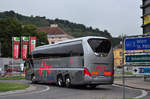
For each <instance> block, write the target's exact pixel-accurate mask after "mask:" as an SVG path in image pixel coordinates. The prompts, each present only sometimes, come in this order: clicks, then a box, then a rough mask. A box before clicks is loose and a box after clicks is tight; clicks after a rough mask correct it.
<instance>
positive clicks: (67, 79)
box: [65, 76, 71, 88]
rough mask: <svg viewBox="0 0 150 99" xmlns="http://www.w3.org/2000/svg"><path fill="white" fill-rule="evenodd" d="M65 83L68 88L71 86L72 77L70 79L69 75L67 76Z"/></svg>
mask: <svg viewBox="0 0 150 99" xmlns="http://www.w3.org/2000/svg"><path fill="white" fill-rule="evenodd" d="M65 85H66V87H67V88H70V87H71V79H70V77H69V76H66V77H65Z"/></svg>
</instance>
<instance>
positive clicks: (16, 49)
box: [12, 37, 20, 60]
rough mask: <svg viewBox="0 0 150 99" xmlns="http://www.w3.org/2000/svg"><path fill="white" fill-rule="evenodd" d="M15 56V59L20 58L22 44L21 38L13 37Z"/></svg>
mask: <svg viewBox="0 0 150 99" xmlns="http://www.w3.org/2000/svg"><path fill="white" fill-rule="evenodd" d="M12 40H13V41H12V42H13V58H14V59H15V60H17V59H19V45H20V38H19V37H13V39H12Z"/></svg>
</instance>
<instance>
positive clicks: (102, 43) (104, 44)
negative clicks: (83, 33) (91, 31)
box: [88, 39, 111, 56]
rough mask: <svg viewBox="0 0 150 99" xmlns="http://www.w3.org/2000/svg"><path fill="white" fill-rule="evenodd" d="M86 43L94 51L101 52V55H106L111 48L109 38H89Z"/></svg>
mask: <svg viewBox="0 0 150 99" xmlns="http://www.w3.org/2000/svg"><path fill="white" fill-rule="evenodd" d="M88 43H89V45H90V46H91V48H92V50H93V51H94V52H95V53H97V54H101V55H103V56H107V55H108V53H109V51H110V49H111V43H110V41H109V40H104V39H89V40H88Z"/></svg>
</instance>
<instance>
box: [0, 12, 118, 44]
mask: <svg viewBox="0 0 150 99" xmlns="http://www.w3.org/2000/svg"><path fill="white" fill-rule="evenodd" d="M3 18H14V19H15V20H17V21H19V22H21V23H22V24H24V25H26V24H33V25H35V26H37V27H47V26H50V24H58V26H59V27H60V28H62V29H63V30H64V31H65V32H67V33H68V34H70V35H72V36H73V37H84V36H102V37H107V38H109V39H111V41H112V42H113V45H116V44H118V43H119V42H120V39H119V38H113V37H112V36H111V34H110V33H109V32H108V31H107V30H104V31H101V30H99V29H98V28H96V29H93V28H92V27H86V26H85V25H83V24H77V23H73V22H70V21H68V20H62V19H54V20H52V19H47V18H46V17H40V16H32V15H31V16H24V15H21V14H18V13H15V12H14V11H5V12H0V19H3ZM114 39H115V40H114Z"/></svg>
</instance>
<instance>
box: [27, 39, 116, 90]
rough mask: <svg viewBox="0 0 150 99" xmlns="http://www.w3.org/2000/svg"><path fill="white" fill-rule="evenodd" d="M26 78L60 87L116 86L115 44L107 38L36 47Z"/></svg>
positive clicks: (74, 40)
mask: <svg viewBox="0 0 150 99" xmlns="http://www.w3.org/2000/svg"><path fill="white" fill-rule="evenodd" d="M25 74H26V75H25V77H26V79H27V80H31V81H32V82H33V83H35V82H46V83H56V84H57V85H58V86H66V87H70V86H71V85H87V86H89V87H92V88H94V87H96V86H97V85H102V84H103V85H104V84H113V80H114V65H113V51H112V46H111V43H110V41H109V40H108V39H106V38H104V37H95V36H88V37H83V38H78V39H73V40H69V41H64V42H61V43H58V44H53V45H45V46H40V47H37V48H35V50H33V51H32V53H31V55H30V57H29V58H28V60H26V62H25Z"/></svg>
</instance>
